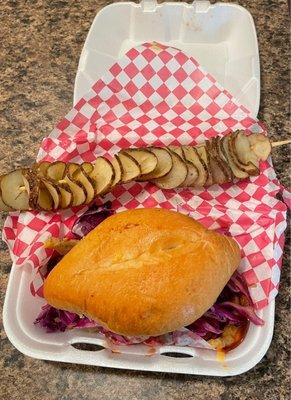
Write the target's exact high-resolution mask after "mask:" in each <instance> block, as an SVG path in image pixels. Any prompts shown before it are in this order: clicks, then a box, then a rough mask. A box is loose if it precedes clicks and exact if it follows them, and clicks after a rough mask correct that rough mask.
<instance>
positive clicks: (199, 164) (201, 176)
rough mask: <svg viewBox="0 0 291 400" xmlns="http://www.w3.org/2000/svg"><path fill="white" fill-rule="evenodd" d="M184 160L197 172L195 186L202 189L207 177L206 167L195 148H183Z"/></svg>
mask: <svg viewBox="0 0 291 400" xmlns="http://www.w3.org/2000/svg"><path fill="white" fill-rule="evenodd" d="M182 149H183V153H184V159H185V160H187V161H190V162H191V163H192V164H193V165H194V166H195V167H196V168H197V171H198V178H197V179H196V182H195V186H197V187H202V186H204V185H205V182H206V181H207V177H208V171H207V167H206V165H205V164H204V161H203V160H202V158H201V157H200V155H199V153H198V151H197V150H196V148H195V147H191V146H183V147H182Z"/></svg>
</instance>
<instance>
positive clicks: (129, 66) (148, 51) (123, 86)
mask: <svg viewBox="0 0 291 400" xmlns="http://www.w3.org/2000/svg"><path fill="white" fill-rule="evenodd" d="M236 129H244V130H248V131H251V132H262V131H264V128H263V126H262V124H261V123H259V122H258V121H257V120H255V119H253V118H252V117H251V115H250V112H249V111H248V110H247V109H246V108H245V107H244V106H243V105H241V104H239V103H238V102H237V101H236V100H235V99H234V98H233V97H232V96H231V95H230V94H229V93H228V92H227V91H226V90H225V89H224V88H223V87H222V86H221V85H220V84H218V82H216V80H215V79H214V78H213V76H211V75H210V74H209V73H207V72H206V71H205V70H204V69H203V68H202V67H201V66H200V65H199V64H198V62H197V61H196V60H195V59H193V58H192V57H189V56H187V55H186V54H184V53H183V52H181V51H180V50H178V49H175V48H171V47H165V46H163V45H161V44H157V43H145V44H143V45H141V46H139V47H136V48H133V49H131V50H130V51H128V53H127V54H126V55H125V56H124V57H122V58H121V59H120V60H119V61H118V62H117V63H115V64H114V65H113V66H112V67H111V68H110V70H109V71H108V72H107V73H106V74H105V75H104V76H103V77H102V78H101V79H99V80H98V81H97V82H96V83H95V84H94V85H93V86H92V88H91V90H90V92H88V93H87V94H86V95H85V96H84V97H83V98H82V99H81V100H80V101H79V102H78V103H77V104H76V105H75V106H74V107H73V108H72V109H71V111H70V112H69V113H68V114H67V115H66V116H65V117H64V118H63V119H62V120H61V121H60V122H59V123H58V124H57V126H56V127H55V129H53V131H52V132H51V134H50V135H49V137H47V138H45V139H44V140H43V142H42V144H41V148H40V151H39V155H38V161H40V160H47V161H55V160H63V161H72V162H82V161H89V162H92V161H94V160H95V158H96V157H97V156H101V155H113V154H114V153H116V152H117V151H119V150H120V149H122V148H126V147H140V146H148V145H157V146H165V145H170V144H172V145H195V144H197V143H201V142H203V141H204V140H205V139H209V138H212V137H214V136H217V135H225V134H226V133H228V132H229V131H234V130H236ZM280 190H281V186H280V185H279V183H278V181H277V179H276V176H275V172H274V169H273V166H272V163H271V160H270V159H269V160H268V161H267V162H264V163H262V164H261V175H260V176H258V177H252V178H250V179H247V180H245V181H241V182H238V183H234V184H233V183H228V184H224V185H213V186H211V187H209V188H207V189H205V190H197V189H192V188H186V189H175V190H161V189H159V188H157V187H156V186H155V185H153V184H151V183H136V182H132V183H129V184H126V185H120V186H118V187H116V188H115V189H114V190H113V191H112V192H111V193H110V194H108V195H106V196H105V198H104V199H103V201H104V202H105V201H107V200H111V201H112V203H113V207H114V208H115V209H116V210H117V211H121V210H125V209H131V208H143V207H163V208H167V209H172V210H177V211H180V212H182V213H186V214H188V215H191V216H192V217H193V218H195V219H196V220H198V221H200V222H201V223H202V224H203V225H205V226H206V227H207V228H210V229H217V230H219V231H221V232H224V233H226V234H230V235H231V236H233V237H234V238H235V239H236V240H237V242H238V243H239V245H240V247H241V250H242V261H241V264H240V266H239V270H240V271H241V272H242V273H243V275H244V276H245V278H246V280H247V283H248V285H249V289H250V293H251V296H252V298H253V301H254V303H255V305H256V307H257V308H262V307H264V306H266V305H267V304H268V302H269V301H270V300H272V299H273V298H274V297H275V296H276V294H277V291H278V284H279V279H280V267H281V259H282V252H283V246H284V230H285V227H286V206H285V204H284V203H283V202H281V201H279V200H278V199H277V198H276V194H277V193H278V192H279V191H280ZM86 209H87V207H81V208H78V209H70V210H65V211H59V212H55V213H47V212H37V211H31V212H23V213H20V214H19V213H12V214H10V215H9V217H8V218H7V220H6V222H5V226H4V230H3V237H4V240H5V241H6V243H7V244H8V247H9V249H10V253H11V257H12V259H13V261H14V262H15V263H16V265H19V266H21V265H24V264H27V263H28V264H31V265H32V266H33V267H34V268H33V271H34V273H33V279H32V281H31V292H32V293H33V294H34V295H39V296H41V295H42V283H43V271H44V268H43V266H44V265H45V263H46V261H47V260H48V258H49V256H50V255H51V250H46V249H44V247H43V243H44V241H45V239H47V238H48V237H50V236H56V237H70V235H71V229H72V226H73V224H74V221H75V220H76V218H77V216H79V215H80V214H81V213H82V212H84V210H86Z"/></svg>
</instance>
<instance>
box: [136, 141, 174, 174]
mask: <svg viewBox="0 0 291 400" xmlns="http://www.w3.org/2000/svg"><path fill="white" fill-rule="evenodd" d="M148 150H149V151H150V152H152V153H153V154H154V155H155V156H156V157H157V160H158V162H157V166H156V168H155V169H154V170H153V171H152V172H151V173H149V174H146V175H143V176H141V177H139V180H140V181H150V180H151V179H157V178H161V177H162V176H165V175H167V174H168V173H169V172H170V171H171V169H172V166H173V160H172V156H171V152H169V151H168V150H167V149H163V148H161V147H149V148H148Z"/></svg>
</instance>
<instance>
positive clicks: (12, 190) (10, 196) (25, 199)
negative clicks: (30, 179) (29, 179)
mask: <svg viewBox="0 0 291 400" xmlns="http://www.w3.org/2000/svg"><path fill="white" fill-rule="evenodd" d="M0 185H1V193H2V201H3V202H4V204H6V206H7V207H10V208H12V209H14V210H29V209H30V206H29V193H28V192H27V189H26V188H25V186H24V179H23V174H22V170H21V169H17V170H15V171H13V172H10V173H9V174H6V175H4V176H2V178H1V182H0Z"/></svg>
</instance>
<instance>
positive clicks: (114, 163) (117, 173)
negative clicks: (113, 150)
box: [111, 156, 122, 187]
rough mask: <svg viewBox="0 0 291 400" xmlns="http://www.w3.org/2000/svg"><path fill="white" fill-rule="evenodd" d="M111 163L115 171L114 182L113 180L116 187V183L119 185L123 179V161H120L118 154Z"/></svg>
mask: <svg viewBox="0 0 291 400" xmlns="http://www.w3.org/2000/svg"><path fill="white" fill-rule="evenodd" d="M111 164H112V167H113V169H114V172H115V175H114V179H113V182H112V187H114V186H115V185H117V184H118V183H119V182H120V181H121V177H122V165H121V162H120V160H119V158H118V156H114V157H113V158H112V160H111Z"/></svg>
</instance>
